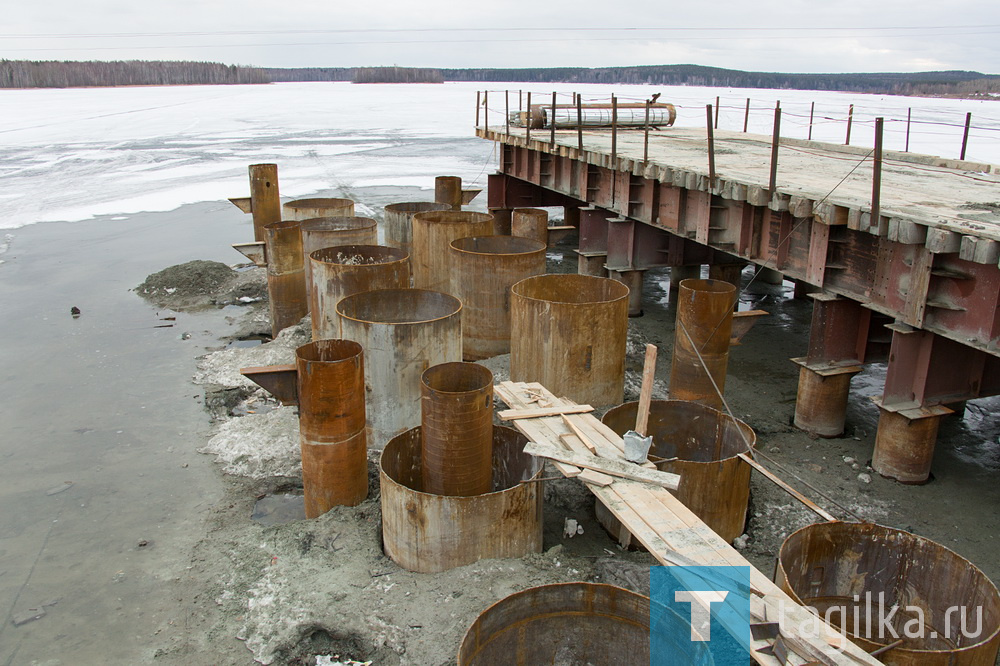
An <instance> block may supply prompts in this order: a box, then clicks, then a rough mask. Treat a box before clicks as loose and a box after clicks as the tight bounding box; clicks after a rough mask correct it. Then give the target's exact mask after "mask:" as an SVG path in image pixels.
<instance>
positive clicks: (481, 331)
mask: <svg viewBox="0 0 1000 666" xmlns="http://www.w3.org/2000/svg"><path fill="white" fill-rule="evenodd" d="M544 272H545V244H544V243H542V242H540V241H537V240H532V239H530V238H518V237H516V236H479V237H472V238H459V239H458V240H455V241H452V243H451V294H452V295H453V296H455V297H456V298H458V299H460V300H461V301H462V353H463V354H464V356H465V358H466V359H467V360H472V361H476V360H479V359H483V358H491V357H493V356H498V355H500V354H506V353H508V352H509V351H510V288H511V287H512V286H514V285H515V284H516V283H518V282H520V281H521V280H523V279H525V278H528V277H531V276H532V275H541V274H543V273H544Z"/></svg>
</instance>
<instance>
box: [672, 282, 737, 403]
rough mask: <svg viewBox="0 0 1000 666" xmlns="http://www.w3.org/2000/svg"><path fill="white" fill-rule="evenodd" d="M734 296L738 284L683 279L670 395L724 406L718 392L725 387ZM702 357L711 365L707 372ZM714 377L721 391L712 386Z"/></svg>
mask: <svg viewBox="0 0 1000 666" xmlns="http://www.w3.org/2000/svg"><path fill="white" fill-rule="evenodd" d="M735 300H736V287H734V286H733V285H731V284H729V283H728V282H722V281H721V280H684V281H682V282H681V284H680V288H679V289H678V293H677V325H676V326H675V327H674V355H673V359H672V361H671V364H670V397H671V398H673V399H675V400H690V401H691V402H700V403H701V404H703V405H708V406H709V407H712V408H713V409H722V396H721V395H720V394H719V393H720V392H723V391H724V390H725V387H726V366H727V365H728V364H729V338H730V336H731V335H732V330H733V304H734V302H735ZM685 331H686V334H685ZM688 336H690V338H689V337H688ZM699 354H700V356H701V359H699V358H698V357H699ZM702 360H703V361H704V362H705V366H707V367H708V373H706V372H705V366H702ZM709 375H711V378H710V377H709ZM713 379H714V380H715V384H716V385H717V386H718V387H719V391H718V392H717V391H716V390H715V388H714V387H713V386H712V380H713Z"/></svg>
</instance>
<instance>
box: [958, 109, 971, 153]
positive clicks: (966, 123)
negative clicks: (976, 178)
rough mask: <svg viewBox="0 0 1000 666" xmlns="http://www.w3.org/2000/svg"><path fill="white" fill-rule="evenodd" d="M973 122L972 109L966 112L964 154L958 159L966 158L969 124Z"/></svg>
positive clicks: (963, 141) (963, 138)
mask: <svg viewBox="0 0 1000 666" xmlns="http://www.w3.org/2000/svg"><path fill="white" fill-rule="evenodd" d="M971 124H972V111H969V112H968V113H967V114H965V134H963V135H962V154H961V155H959V157H958V159H960V160H964V159H965V148H966V147H967V146H968V145H969V126H970V125H971Z"/></svg>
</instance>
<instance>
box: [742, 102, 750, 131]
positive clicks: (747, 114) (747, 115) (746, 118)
mask: <svg viewBox="0 0 1000 666" xmlns="http://www.w3.org/2000/svg"><path fill="white" fill-rule="evenodd" d="M749 126H750V98H749V97H747V110H746V111H745V112H744V113H743V133H744V134H745V133H746V131H747V127H749Z"/></svg>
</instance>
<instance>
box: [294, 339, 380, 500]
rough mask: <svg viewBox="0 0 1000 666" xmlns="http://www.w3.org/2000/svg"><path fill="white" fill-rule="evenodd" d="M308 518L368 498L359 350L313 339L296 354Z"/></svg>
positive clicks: (343, 342) (356, 346) (339, 342)
mask: <svg viewBox="0 0 1000 666" xmlns="http://www.w3.org/2000/svg"><path fill="white" fill-rule="evenodd" d="M295 357H296V367H297V370H298V391H299V442H300V444H301V447H302V485H303V489H304V494H305V508H306V518H316V517H318V516H321V515H323V514H324V513H326V512H327V511H329V510H330V509H331V508H333V507H335V506H341V505H346V506H354V505H356V504H359V503H361V502H362V501H363V500H364V499H365V498H366V497H368V447H367V445H366V442H365V371H364V358H363V353H362V350H361V345H359V344H358V343H357V342H352V341H350V340H317V341H314V342H310V343H309V344H306V345H303V346H301V347H299V348H298V349H297V350H295Z"/></svg>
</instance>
